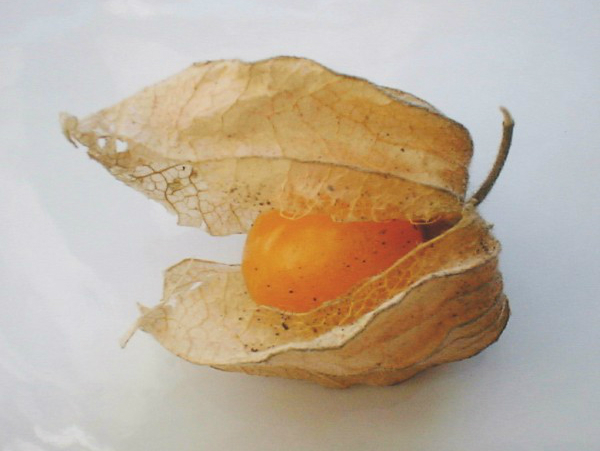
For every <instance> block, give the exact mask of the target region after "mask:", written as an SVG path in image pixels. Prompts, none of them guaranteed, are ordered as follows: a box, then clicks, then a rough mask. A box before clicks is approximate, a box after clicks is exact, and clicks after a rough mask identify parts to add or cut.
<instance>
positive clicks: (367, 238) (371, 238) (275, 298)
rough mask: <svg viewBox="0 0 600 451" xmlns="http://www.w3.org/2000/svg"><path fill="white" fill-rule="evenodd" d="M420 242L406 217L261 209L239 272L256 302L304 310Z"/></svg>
mask: <svg viewBox="0 0 600 451" xmlns="http://www.w3.org/2000/svg"><path fill="white" fill-rule="evenodd" d="M422 242H423V236H422V233H421V231H420V230H419V228H418V227H417V226H416V225H414V224H411V223H410V222H409V221H406V220H392V221H386V222H334V221H333V220H332V219H331V218H330V217H329V216H328V215H309V216H305V217H302V218H300V219H288V218H286V217H285V216H283V215H282V214H280V213H279V212H277V211H270V212H267V213H263V214H262V215H260V216H259V217H258V218H257V220H256V222H255V223H254V225H253V227H252V228H251V229H250V231H249V233H248V238H247V240H246V245H245V248H244V255H243V259H242V273H243V276H244V280H245V282H246V286H247V288H248V291H249V294H250V296H251V298H252V299H253V300H254V301H255V302H256V303H258V304H262V305H269V306H272V307H276V308H279V309H281V310H285V311H290V312H297V313H298V312H306V311H309V310H312V309H314V308H316V307H318V306H319V305H321V304H322V303H323V302H326V301H329V300H332V299H335V298H337V297H338V296H341V295H343V294H344V293H345V292H347V291H348V290H349V289H350V288H351V287H352V286H354V285H356V284H357V283H358V282H359V281H361V280H363V279H365V278H367V277H371V276H374V275H376V274H378V273H380V272H382V271H384V270H385V269H387V268H388V267H390V266H391V265H393V264H394V263H395V262H396V261H397V260H398V259H399V258H401V257H402V256H403V255H405V254H407V253H408V252H410V251H411V250H412V249H413V248H415V247H416V246H417V245H419V244H420V243H422Z"/></svg>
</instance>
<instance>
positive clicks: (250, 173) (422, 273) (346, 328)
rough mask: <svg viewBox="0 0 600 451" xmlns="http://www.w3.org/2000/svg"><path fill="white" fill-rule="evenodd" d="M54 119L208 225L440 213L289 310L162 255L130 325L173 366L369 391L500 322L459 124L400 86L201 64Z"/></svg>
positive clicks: (488, 248) (172, 206) (276, 64)
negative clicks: (96, 107)
mask: <svg viewBox="0 0 600 451" xmlns="http://www.w3.org/2000/svg"><path fill="white" fill-rule="evenodd" d="M62 124H63V130H64V132H65V134H66V136H67V137H68V138H69V140H71V141H72V142H74V143H76V142H78V143H81V144H83V145H85V146H86V147H88V152H89V154H90V156H92V157H93V158H94V159H96V160H98V161H99V162H101V163H102V164H103V165H104V166H105V167H106V168H107V169H108V170H109V171H110V172H111V173H112V174H113V175H114V176H116V177H117V178H118V179H120V180H122V181H124V182H125V183H127V184H128V185H130V186H132V187H134V188H136V189H138V190H140V191H142V192H144V193H145V194H146V195H147V196H148V197H150V198H152V199H155V200H158V201H159V202H161V203H163V204H164V205H165V206H166V207H167V208H168V209H169V210H171V211H174V212H175V213H176V214H177V215H178V218H179V223H180V224H183V225H194V226H204V227H205V228H206V230H207V231H208V232H209V233H211V234H214V235H225V234H231V233H243V232H246V231H247V230H248V229H249V228H250V227H251V225H252V223H253V221H254V219H255V218H256V217H257V215H259V214H260V213H262V212H264V211H268V210H272V209H278V210H280V211H285V212H287V213H288V214H292V215H295V216H302V215H306V214H313V213H327V214H330V215H331V216H332V217H333V218H334V219H336V220H339V221H352V220H386V219H392V218H398V217H406V218H409V219H410V220H412V221H415V222H431V221H434V220H436V219H440V218H445V219H448V220H452V221H453V222H455V224H454V226H452V227H451V228H450V229H449V230H447V231H446V232H444V233H442V234H441V235H439V236H437V237H436V238H434V239H432V240H430V241H427V242H426V243H424V244H422V245H421V246H419V247H417V248H416V249H414V250H413V251H412V252H411V253H410V254H408V255H406V256H405V257H403V258H402V259H400V260H399V261H397V262H396V263H395V264H394V265H392V266H391V267H390V268H388V269H387V270H386V271H384V272H383V273H381V274H378V275H377V276H375V277H372V278H370V279H368V280H366V281H364V282H362V283H360V284H358V285H357V286H355V287H353V288H352V289H351V290H350V291H349V292H348V293H346V294H345V295H344V296H341V297H340V298H338V299H335V300H333V301H330V302H328V303H326V304H324V305H322V306H321V307H319V308H318V309H315V310H312V311H310V312H307V313H301V314H298V313H296V314H294V313H288V312H283V311H280V310H277V309H273V308H269V307H264V306H259V305H257V304H255V303H254V302H253V301H252V300H251V299H250V298H249V296H248V293H247V291H246V287H245V283H244V280H243V277H242V275H241V271H240V269H239V267H238V266H228V265H222V264H218V263H213V262H206V261H200V260H184V261H182V262H180V263H178V264H177V265H175V266H173V267H172V268H170V269H168V270H167V273H166V275H165V287H164V295H163V299H162V301H161V302H160V303H159V304H158V305H157V306H155V307H154V308H151V309H148V308H145V307H143V308H142V316H141V317H140V319H139V320H138V322H137V323H136V326H135V328H134V330H135V329H137V328H141V329H143V330H144V331H146V332H149V333H151V334H152V335H153V336H154V337H155V338H156V339H157V340H158V341H159V342H160V343H161V344H163V346H165V347H166V348H167V349H169V350H170V351H172V352H174V353H175V354H177V355H178V356H181V357H183V358H185V359H187V360H189V361H191V362H194V363H198V364H205V365H211V366H213V367H216V368H220V369H224V370H229V371H243V372H246V373H249V374H260V375H273V376H283V377H290V378H297V379H307V380H312V381H315V382H318V383H321V384H323V385H328V386H334V387H346V386H349V385H352V384H356V383H367V384H375V385H384V384H392V383H396V382H399V381H402V380H404V379H406V378H408V377H410V376H412V375H414V374H415V373H417V372H419V371H421V370H423V369H425V368H428V367H430V366H433V365H437V364H440V363H443V362H448V361H453V360H458V359H463V358H466V357H469V356H471V355H473V354H475V353H477V352H479V351H481V350H482V349H484V348H485V347H487V346H488V345H489V344H491V343H492V342H494V341H495V340H496V339H497V338H498V336H499V335H500V333H501V332H502V330H503V328H504V326H505V324H506V321H507V319H508V314H509V310H508V302H507V300H506V297H505V296H504V295H503V293H502V282H501V276H500V273H499V272H498V269H497V257H498V252H499V244H498V242H497V241H496V240H495V239H494V238H493V236H492V235H491V234H490V232H489V226H488V225H487V224H485V222H484V221H483V220H482V219H481V218H480V217H479V216H478V214H477V213H476V211H475V209H474V207H472V206H471V205H468V204H467V205H465V201H464V194H465V189H466V183H467V176H468V172H467V167H468V163H469V161H470V157H471V153H472V145H471V139H470V137H469V134H468V132H467V131H466V129H465V128H464V127H462V126H461V125H459V124H457V123H455V122H453V121H451V120H449V119H448V118H446V117H445V116H443V115H442V114H441V113H439V112H438V111H437V110H436V109H435V108H433V107H432V106H430V105H429V104H427V103H426V102H424V101H422V100H420V99H417V98H415V97H413V96H411V95H409V94H406V93H403V92H401V91H397V90H393V89H390V88H382V87H378V86H376V85H373V84H371V83H369V82H367V81H365V80H362V79H357V78H353V77H348V76H344V75H340V74H336V73H334V72H332V71H330V70H328V69H326V68H324V67H323V66H320V65H318V64H316V63H314V62H312V61H309V60H305V59H299V58H274V59H270V60H265V61H259V62H256V63H252V64H249V63H243V62H240V61H216V62H208V63H203V64H196V65H194V66H192V67H190V68H188V69H187V70H185V71H183V72H182V73H180V74H178V75H176V76H174V77H172V78H170V79H168V80H165V81H163V82H162V83H159V84H158V85H156V86H153V87H151V88H147V89H145V90H143V91H142V92H140V93H138V94H136V95H134V96H133V97H130V98H129V99H126V100H124V101H123V102H121V103H119V104H117V105H115V106H113V107H111V108H108V109H105V110H102V111H100V112H99V113H97V114H95V115H92V116H89V117H87V118H85V119H83V120H81V121H79V120H78V119H76V118H75V117H73V116H69V115H63V117H62ZM120 146H124V147H125V148H123V149H121V148H120ZM275 257H276V256H275Z"/></svg>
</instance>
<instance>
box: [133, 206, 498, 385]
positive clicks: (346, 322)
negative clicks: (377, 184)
mask: <svg viewBox="0 0 600 451" xmlns="http://www.w3.org/2000/svg"><path fill="white" fill-rule="evenodd" d="M498 252H499V245H498V243H497V241H496V240H495V239H494V238H493V237H492V236H491V234H490V233H489V228H488V226H487V225H486V224H485V223H484V222H483V221H482V220H481V218H479V216H478V215H477V214H476V213H475V212H474V211H473V210H471V209H467V210H465V212H464V216H463V218H462V220H461V221H460V222H459V223H458V224H456V225H455V226H454V227H452V228H451V229H450V230H449V231H447V232H446V233H444V234H442V235H441V236H439V237H437V238H435V239H433V240H431V241H429V242H427V243H425V244H424V245H422V246H420V247H418V248H417V249H415V250H414V251H413V252H412V253H410V254H408V255H407V256H405V257H404V258H402V259H401V260H399V261H398V262H396V264H394V265H393V266H392V267H390V268H389V269H388V270H386V271H385V272H384V273H382V274H380V275H378V276H375V277H372V278H370V279H368V280H366V281H364V282H363V283H361V284H359V285H357V286H356V287H354V288H353V289H352V290H351V291H350V292H348V293H347V294H346V295H345V296H342V297H340V298H338V299H336V300H334V301H331V302H329V303H326V304H324V305H322V306H321V307H319V308H317V309H315V310H312V311H310V312H307V313H285V312H282V311H280V310H277V309H272V308H269V307H264V306H259V305H257V304H255V303H254V302H253V301H252V300H251V299H250V297H249V296H248V293H247V291H246V287H245V284H244V280H243V278H242V275H241V272H240V268H239V267H238V266H230V265H221V264H216V263H212V262H205V261H200V260H184V261H183V262H181V263H179V264H178V265H175V266H174V267H172V268H170V269H169V270H168V271H167V274H166V276H165V289H164V291H165V293H164V298H163V300H162V301H161V303H160V304H159V305H157V306H156V307H154V308H152V309H150V310H147V311H145V313H144V314H143V315H142V317H141V318H140V320H139V322H138V327H140V328H141V329H143V330H145V331H146V332H149V333H151V334H152V335H154V336H155V338H157V340H158V341H159V342H160V343H161V344H162V345H163V346H165V347H166V348H167V349H169V350H170V351H171V352H173V353H175V354H177V355H178V356H180V357H183V358H185V359H187V360H189V361H191V362H194V363H198V364H205V365H211V366H215V367H218V368H220V369H224V370H231V371H243V372H247V373H250V374H261V375H278V376H284V377H293V378H300V379H309V380H312V381H315V382H319V383H322V384H325V385H331V386H339V387H343V386H348V385H352V384H355V383H368V384H390V383H396V382H399V381H400V380H403V379H405V378H406V377H410V375H412V374H414V373H416V372H418V371H420V370H422V369H425V368H427V367H429V366H432V365H436V364H439V363H442V362H444V361H451V360H457V359H460V358H466V357H468V356H469V355H472V354H474V353H476V352H479V351H480V350H481V349H483V348H485V347H486V346H488V345H489V344H490V343H492V342H493V341H495V340H496V339H497V337H498V336H499V334H500V333H501V331H502V329H503V328H504V325H505V323H506V320H507V318H508V304H507V302H506V299H505V297H504V295H503V294H502V282H501V277H500V274H499V272H498V269H497V255H498Z"/></svg>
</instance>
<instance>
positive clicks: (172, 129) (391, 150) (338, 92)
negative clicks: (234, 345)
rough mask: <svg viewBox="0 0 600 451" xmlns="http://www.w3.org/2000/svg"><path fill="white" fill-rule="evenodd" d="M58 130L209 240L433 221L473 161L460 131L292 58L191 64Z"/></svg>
mask: <svg viewBox="0 0 600 451" xmlns="http://www.w3.org/2000/svg"><path fill="white" fill-rule="evenodd" d="M62 125H63V131H64V133H65V135H66V136H67V137H68V139H69V140H70V141H71V142H74V143H80V144H83V145H85V146H86V147H88V152H89V154H90V156H91V157H92V158H94V159H96V160H98V161H99V162H100V163H102V164H103V165H104V166H105V167H106V168H107V169H108V170H109V171H110V172H111V173H112V174H113V175H114V176H115V177H117V178H118V179H119V180H121V181H123V182H125V183H127V184H128V185H130V186H132V187H134V188H136V189H137V190H140V191H142V192H143V193H145V194H146V195H147V196H148V197H150V198H152V199H155V200H157V201H159V202H161V203H163V204H164V205H165V206H166V207H167V208H168V209H169V210H170V211H173V212H175V213H176V214H177V215H178V219H179V223H180V224H181V225H190V226H204V227H205V228H206V230H207V231H208V232H209V233H211V234H213V235H228V234H231V233H245V232H247V231H248V229H249V228H250V227H251V225H252V223H253V221H254V219H255V218H256V217H257V216H258V215H259V214H260V213H262V212H264V211H268V210H271V209H278V210H280V211H286V212H287V213H288V214H290V215H292V216H303V215H306V214H313V213H328V214H331V215H332V216H333V217H334V219H335V220H340V221H355V220H366V219H368V220H386V219H392V218H398V217H406V218H407V219H410V220H412V221H419V222H422V221H428V220H431V218H436V217H438V216H439V215H441V214H444V213H447V212H449V211H458V210H460V207H461V202H462V201H463V197H464V192H465V188H466V184H467V175H468V173H467V167H468V164H469V161H470V158H471V154H472V143H471V138H470V136H469V133H468V132H467V130H466V129H465V128H464V127H462V126H461V125H460V124H458V123H456V122H454V121H452V120H450V119H448V118H446V117H445V116H443V115H442V114H441V113H439V112H438V111H437V110H435V108H433V107H432V106H431V105H429V104H427V103H426V102H424V101H422V100H420V99H418V98H416V97H414V96H412V95H410V94H407V93H403V92H401V91H398V90H394V89H391V88H383V87H379V86H376V85H373V84H371V83H369V82H368V81H366V80H362V79H358V78H354V77H348V76H345V75H340V74H337V73H335V72H332V71H330V70H329V69H326V68H324V67H323V66H321V65H319V64H317V63H315V62H313V61H310V60H306V59H301V58H289V57H281V58H274V59H270V60H265V61H259V62H256V63H244V62H241V61H236V60H233V61H214V62H208V63H202V64H196V65H194V66H192V67H190V68H188V69H186V70H184V71H183V72H181V73H180V74H178V75H175V76H173V77H171V78H169V79H167V80H165V81H163V82H161V83H159V84H157V85H155V86H153V87H150V88H147V89H145V90H143V91H141V92H140V93H138V94H136V95H134V96H132V97H130V98H128V99H126V100H124V101H122V102H120V103H118V104H116V105H115V106H113V107H110V108H107V109H105V110H102V111H100V112H99V113H97V114H94V115H91V116H89V117H87V118H84V119H82V120H78V119H77V118H75V117H74V116H70V115H66V114H65V115H63V116H62ZM357 174H358V175H357Z"/></svg>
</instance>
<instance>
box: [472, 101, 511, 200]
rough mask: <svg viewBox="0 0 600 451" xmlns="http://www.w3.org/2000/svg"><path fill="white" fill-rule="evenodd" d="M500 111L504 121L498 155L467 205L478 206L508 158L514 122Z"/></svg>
mask: <svg viewBox="0 0 600 451" xmlns="http://www.w3.org/2000/svg"><path fill="white" fill-rule="evenodd" d="M500 111H501V112H502V115H503V116H504V120H503V121H502V141H500V148H499V149H498V155H497V156H496V161H495V162H494V166H493V167H492V170H491V171H490V173H489V174H488V176H487V178H486V179H485V181H484V182H483V183H482V184H481V187H480V188H479V189H478V190H477V192H476V193H475V194H473V195H472V196H471V198H470V199H469V201H468V203H470V204H473V206H477V205H479V204H480V203H481V202H483V200H484V199H485V198H486V196H487V195H488V193H489V192H490V191H491V189H492V187H493V186H494V183H496V180H497V179H498V176H499V175H500V172H501V171H502V167H503V166H504V163H505V162H506V157H508V151H509V149H510V143H511V141H512V136H513V128H514V127H515V121H514V120H513V118H512V116H511V115H510V113H509V112H508V110H507V109H506V108H504V107H500Z"/></svg>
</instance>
